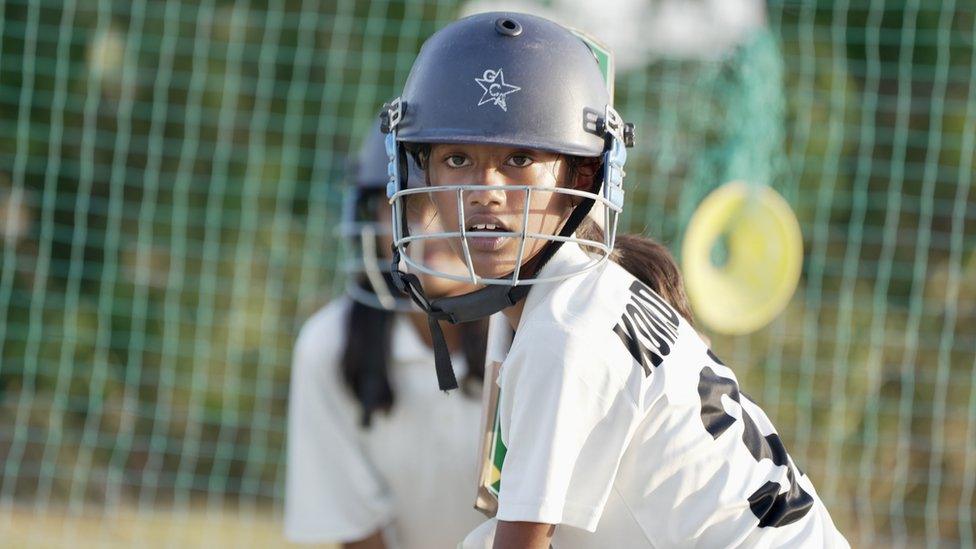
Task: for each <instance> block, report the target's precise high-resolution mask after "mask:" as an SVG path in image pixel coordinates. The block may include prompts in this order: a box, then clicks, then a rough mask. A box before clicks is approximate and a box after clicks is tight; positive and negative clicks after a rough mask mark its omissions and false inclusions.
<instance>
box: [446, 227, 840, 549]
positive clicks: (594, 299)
mask: <svg viewBox="0 0 976 549" xmlns="http://www.w3.org/2000/svg"><path fill="white" fill-rule="evenodd" d="M586 259H587V258H586V256H585V254H584V252H583V251H582V250H581V249H580V248H579V247H578V246H577V245H575V244H570V243H567V244H564V245H563V246H562V247H561V248H560V250H559V252H558V253H557V254H556V255H555V257H554V258H553V259H552V260H551V261H550V262H549V264H547V265H546V267H545V268H544V269H543V271H542V273H541V275H540V276H552V275H555V274H557V273H559V272H561V271H563V270H565V269H568V268H570V267H572V266H573V265H576V264H579V263H580V262H583V261H586ZM493 326H497V324H495V323H493ZM498 354H499V350H498V349H490V350H489V362H490V361H492V360H498V358H499V357H498ZM501 354H502V355H505V354H506V350H501ZM635 357H636V358H635ZM501 364H502V365H501V370H500V373H499V377H498V385H499V387H500V396H499V405H498V406H499V415H498V418H499V422H500V427H501V428H500V436H501V439H502V442H503V443H504V445H505V446H506V447H507V449H506V452H505V454H504V461H503V464H502V467H501V485H500V493H499V508H498V514H497V517H496V518H497V519H499V520H506V521H532V522H543V523H553V524H559V525H560V526H559V527H557V528H556V532H555V535H554V538H553V542H552V545H553V547H555V548H556V549H563V548H566V547H598V548H601V549H606V548H607V547H614V548H617V547H621V548H626V547H740V546H745V547H847V546H848V544H847V542H846V540H845V539H844V538H843V536H842V535H841V534H840V533H839V532H838V531H837V529H836V528H835V527H834V525H833V522H832V521H831V518H830V516H829V514H828V512H827V509H826V508H825V507H824V506H823V503H822V502H821V501H820V498H819V497H818V496H817V494H816V491H815V490H814V487H813V485H812V484H811V482H810V480H809V479H808V478H807V477H806V476H804V475H803V474H802V473H800V471H799V469H797V468H796V466H795V464H793V462H792V460H791V459H790V458H788V457H787V456H786V454H785V451H784V450H783V449H782V444H780V443H779V442H778V441H779V439H778V436H776V435H775V431H774V429H773V426H772V424H771V423H770V421H769V419H768V418H767V417H766V415H765V414H764V413H763V412H762V410H760V409H759V407H758V406H756V405H755V404H753V403H752V402H750V401H749V400H748V399H746V398H745V396H744V395H742V394H741V393H739V392H738V388H737V384H736V381H735V375H734V374H733V373H732V371H731V370H730V369H729V368H727V367H725V366H724V365H722V364H721V363H719V362H718V361H717V360H716V359H715V358H713V356H711V355H710V353H709V351H708V348H707V346H706V344H705V343H704V342H703V340H702V339H701V338H700V337H699V336H698V334H697V333H696V332H695V330H694V329H693V328H692V327H691V326H690V325H689V324H688V322H687V321H686V320H685V319H683V318H680V316H679V315H678V314H677V313H675V311H674V310H673V309H672V308H671V307H670V306H669V305H667V304H666V303H665V302H664V300H663V299H661V298H660V297H659V296H657V294H655V293H654V292H652V291H651V290H650V289H649V288H647V287H646V286H644V285H643V284H641V283H640V282H638V281H636V279H635V278H634V277H633V276H631V275H630V274H629V273H627V272H626V271H625V270H624V269H622V268H621V267H619V266H618V265H616V264H613V263H608V264H607V265H606V266H605V267H602V268H600V269H597V270H595V271H591V272H590V273H587V274H584V275H580V276H576V277H572V278H569V279H567V280H564V281H562V282H559V283H555V284H542V285H537V286H535V287H534V288H533V289H532V291H531V292H530V293H529V295H528V297H527V298H526V303H525V307H524V310H523V313H522V317H521V321H520V323H519V327H518V329H517V330H516V335H515V338H514V340H513V341H512V343H511V347H510V349H508V350H507V356H504V360H503V361H502V363H501ZM744 432H745V435H746V436H745V440H746V441H748V445H747V442H745V441H744V438H743V436H744ZM713 434H714V436H713ZM754 454H755V455H756V457H754ZM774 460H775V461H776V462H778V463H782V464H781V465H777V464H776V463H774ZM794 479H795V480H796V481H795V482H794V481H793V480H794ZM787 495H789V496H790V497H789V498H788V497H787ZM750 498H752V499H753V500H755V503H754V504H753V507H756V511H753V509H752V508H751V506H750ZM760 516H762V517H764V518H763V520H764V521H765V522H770V523H771V524H769V525H766V526H764V527H759V524H760ZM791 519H792V520H791ZM491 535H492V528H491V525H490V524H489V525H484V526H483V527H481V528H479V529H478V530H476V531H475V532H472V534H471V535H470V536H469V537H468V538H467V539H466V540H465V542H464V546H465V547H469V546H470V547H483V546H486V543H488V539H489V538H490V536H491Z"/></svg>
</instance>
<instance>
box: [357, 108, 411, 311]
mask: <svg viewBox="0 0 976 549" xmlns="http://www.w3.org/2000/svg"><path fill="white" fill-rule="evenodd" d="M383 139H384V136H383V133H382V132H380V130H379V125H378V124H377V125H376V126H374V127H372V128H370V131H369V133H368V134H367V135H366V138H365V139H364V140H363V144H362V146H361V147H360V149H359V153H358V154H357V155H356V156H354V157H351V161H350V162H349V163H348V164H347V167H346V173H347V176H346V179H347V185H348V186H347V189H346V196H345V202H344V204H343V212H342V221H341V222H340V224H339V232H340V235H341V236H342V238H343V242H344V244H345V253H344V254H343V260H342V271H343V273H344V274H345V275H346V293H347V294H348V295H349V296H350V297H351V298H352V299H354V300H356V301H358V302H360V303H362V304H364V305H367V306H370V307H374V308H377V309H386V310H389V311H393V310H397V311H409V310H412V309H413V305H412V304H411V302H410V299H409V298H407V297H406V296H404V295H403V294H402V293H401V292H400V291H399V290H398V289H397V288H396V286H395V285H394V284H393V281H392V278H391V272H390V261H389V259H387V258H385V255H386V252H387V250H384V249H383V247H384V244H383V242H384V241H388V240H390V239H391V238H392V236H393V229H392V226H391V224H390V223H389V222H380V221H379V220H378V219H377V217H376V212H377V210H378V209H379V206H380V204H382V203H383V202H385V200H386V184H387V182H388V180H389V177H388V175H387V163H388V161H387V155H386V149H385V145H384V141H383ZM411 164H412V162H411ZM418 177H419V176H418ZM386 246H388V244H386ZM387 249H388V248H387Z"/></svg>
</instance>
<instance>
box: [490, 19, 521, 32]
mask: <svg viewBox="0 0 976 549" xmlns="http://www.w3.org/2000/svg"><path fill="white" fill-rule="evenodd" d="M495 30H496V31H498V34H501V35H502V36H518V35H520V34H522V25H521V23H519V22H518V21H516V20H514V19H511V18H508V17H499V18H498V19H496V20H495Z"/></svg>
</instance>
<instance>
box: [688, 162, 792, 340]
mask: <svg viewBox="0 0 976 549" xmlns="http://www.w3.org/2000/svg"><path fill="white" fill-rule="evenodd" d="M681 251H682V253H681V257H682V270H683V274H684V278H685V284H686V286H687V290H688V298H689V299H690V300H691V306H692V308H693V309H694V310H695V315H696V316H697V317H698V319H699V320H700V321H701V322H702V323H703V324H704V325H705V326H707V327H709V328H711V329H712V330H715V331H716V332H719V333H723V334H732V335H737V334H747V333H750V332H754V331H756V330H758V329H760V328H762V327H763V326H765V325H766V324H768V323H769V322H770V321H771V320H772V319H773V318H775V317H776V315H778V314H779V313H780V312H781V311H782V310H783V309H784V308H785V307H786V304H787V303H789V300H790V298H791V297H792V296H793V292H794V291H796V286H797V283H798V282H799V280H800V269H801V265H802V263H803V236H802V234H801V233H800V224H799V223H798V222H797V220H796V216H795V215H794V214H793V210H792V209H791V208H790V205H789V204H787V202H786V201H785V200H783V197H781V196H780V195H779V194H778V193H777V192H776V191H774V190H773V189H771V188H769V187H767V186H761V185H750V184H748V183H744V182H741V181H733V182H731V183H727V184H725V185H722V186H721V187H719V188H718V189H716V190H714V191H712V193H711V194H709V195H708V196H707V197H705V200H704V201H702V203H701V204H700V205H699V206H698V209H697V210H695V213H694V215H692V217H691V221H690V223H689V224H688V230H687V231H686V233H685V237H684V243H683V246H682V250H681Z"/></svg>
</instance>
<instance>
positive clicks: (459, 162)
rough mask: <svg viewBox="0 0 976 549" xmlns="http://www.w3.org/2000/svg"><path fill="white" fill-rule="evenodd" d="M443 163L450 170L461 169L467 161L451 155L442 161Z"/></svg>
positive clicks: (464, 158) (458, 155)
mask: <svg viewBox="0 0 976 549" xmlns="http://www.w3.org/2000/svg"><path fill="white" fill-rule="evenodd" d="M444 163H446V164H447V165H448V167H451V168H461V167H464V166H466V165H467V164H468V159H467V158H466V157H464V156H462V155H460V154H452V155H450V156H448V157H447V158H445V159H444Z"/></svg>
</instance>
